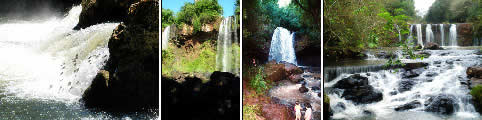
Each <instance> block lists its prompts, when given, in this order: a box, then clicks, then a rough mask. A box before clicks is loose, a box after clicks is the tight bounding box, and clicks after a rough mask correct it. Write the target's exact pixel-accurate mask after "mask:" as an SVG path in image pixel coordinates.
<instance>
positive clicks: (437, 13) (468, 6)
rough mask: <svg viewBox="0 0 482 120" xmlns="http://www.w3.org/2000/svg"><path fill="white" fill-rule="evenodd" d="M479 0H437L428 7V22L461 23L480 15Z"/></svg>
mask: <svg viewBox="0 0 482 120" xmlns="http://www.w3.org/2000/svg"><path fill="white" fill-rule="evenodd" d="M479 4H480V0H437V1H435V2H434V3H433V4H432V6H431V7H430V9H429V11H428V13H427V15H426V16H425V20H426V21H427V22H428V23H444V22H445V23H447V22H448V23H463V22H467V21H469V20H470V19H472V18H474V17H477V16H478V15H480V14H481V13H480V11H481V10H482V8H480V6H479Z"/></svg>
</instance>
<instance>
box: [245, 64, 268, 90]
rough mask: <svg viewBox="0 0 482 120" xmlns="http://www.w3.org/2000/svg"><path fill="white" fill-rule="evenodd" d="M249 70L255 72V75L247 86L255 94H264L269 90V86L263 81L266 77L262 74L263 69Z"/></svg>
mask: <svg viewBox="0 0 482 120" xmlns="http://www.w3.org/2000/svg"><path fill="white" fill-rule="evenodd" d="M251 69H254V70H256V74H255V76H254V77H253V78H252V79H251V81H250V82H249V85H250V86H251V87H252V88H253V89H254V90H255V91H256V93H258V94H264V93H265V92H266V90H268V89H269V87H268V86H269V85H268V82H266V81H265V79H264V78H265V76H266V75H265V74H264V72H263V67H261V66H260V67H253V68H251Z"/></svg>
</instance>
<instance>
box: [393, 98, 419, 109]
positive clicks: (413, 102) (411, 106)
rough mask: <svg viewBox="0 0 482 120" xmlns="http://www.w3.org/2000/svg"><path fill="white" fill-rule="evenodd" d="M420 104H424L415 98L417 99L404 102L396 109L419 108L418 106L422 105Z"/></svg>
mask: <svg viewBox="0 0 482 120" xmlns="http://www.w3.org/2000/svg"><path fill="white" fill-rule="evenodd" d="M420 106H422V104H421V103H420V102H419V101H418V100H415V101H412V102H409V103H407V104H403V105H401V106H398V107H397V108H395V111H404V110H410V109H414V108H417V107H420Z"/></svg>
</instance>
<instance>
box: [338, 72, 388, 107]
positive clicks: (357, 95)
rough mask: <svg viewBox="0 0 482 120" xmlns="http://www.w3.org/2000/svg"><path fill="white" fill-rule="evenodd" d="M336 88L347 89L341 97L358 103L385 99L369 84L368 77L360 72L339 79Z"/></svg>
mask: <svg viewBox="0 0 482 120" xmlns="http://www.w3.org/2000/svg"><path fill="white" fill-rule="evenodd" d="M334 88H338V89H345V91H344V92H343V94H342V95H341V97H344V98H345V99H346V100H351V101H353V102H355V103H357V104H368V103H373V102H378V101H380V100H382V99H383V94H382V93H381V92H379V91H376V90H375V89H374V88H373V87H372V86H370V85H369V84H368V78H366V77H363V76H360V75H359V74H355V75H352V76H350V77H347V78H344V79H342V80H340V81H338V82H337V83H336V84H335V85H334Z"/></svg>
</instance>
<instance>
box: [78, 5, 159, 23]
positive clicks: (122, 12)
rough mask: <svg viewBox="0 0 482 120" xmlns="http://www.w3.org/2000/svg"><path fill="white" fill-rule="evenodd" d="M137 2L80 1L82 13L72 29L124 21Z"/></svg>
mask: <svg viewBox="0 0 482 120" xmlns="http://www.w3.org/2000/svg"><path fill="white" fill-rule="evenodd" d="M139 1H140V0H82V3H81V4H82V12H81V13H80V18H79V23H78V24H77V26H75V28H74V29H77V30H78V29H83V28H86V27H89V26H91V25H95V24H98V23H103V22H114V21H124V20H125V18H126V17H127V14H128V12H129V11H128V9H129V7H130V5H131V4H132V3H136V2H139ZM157 14H159V13H157Z"/></svg>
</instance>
